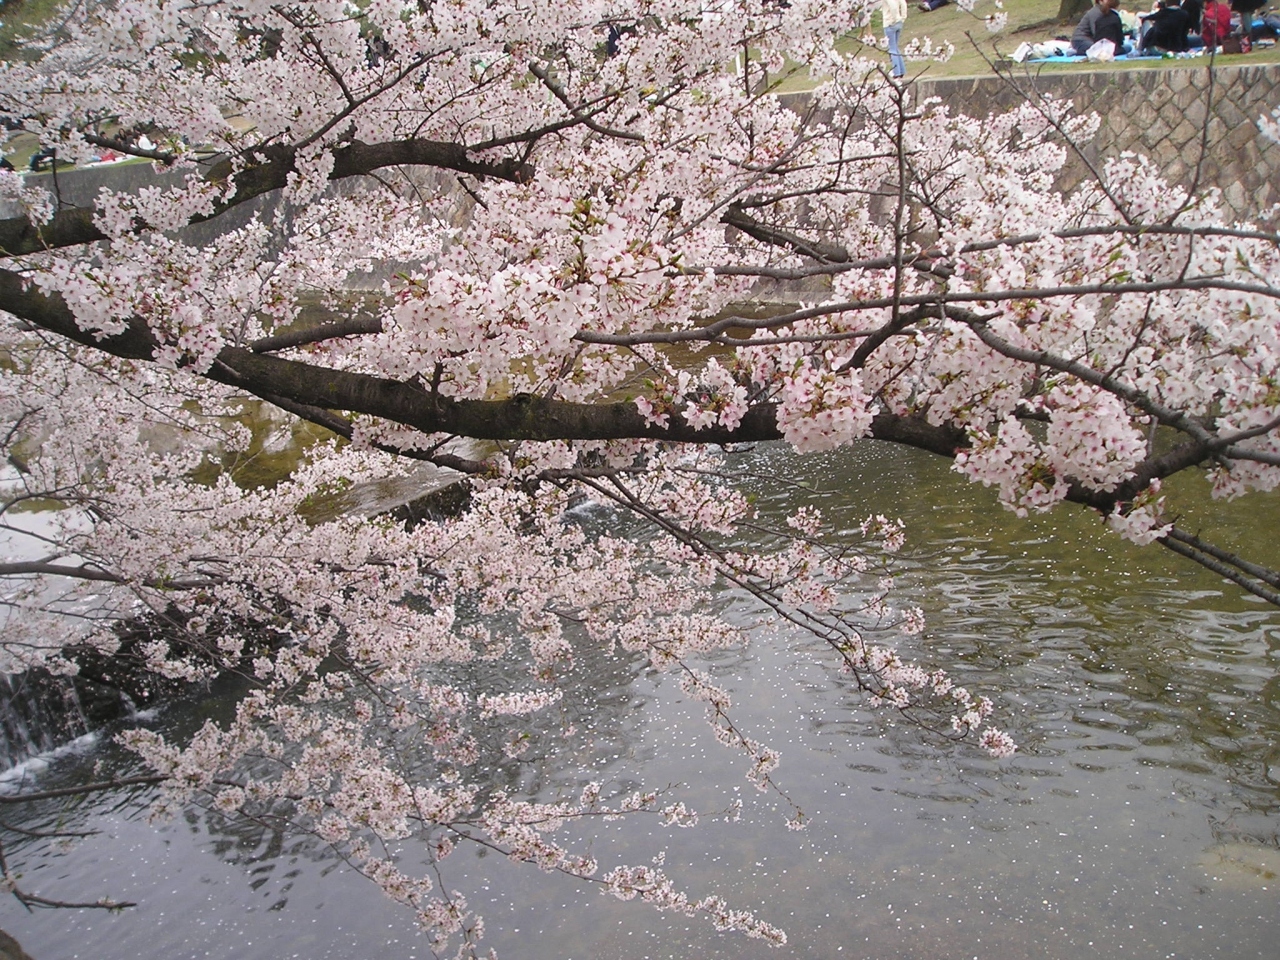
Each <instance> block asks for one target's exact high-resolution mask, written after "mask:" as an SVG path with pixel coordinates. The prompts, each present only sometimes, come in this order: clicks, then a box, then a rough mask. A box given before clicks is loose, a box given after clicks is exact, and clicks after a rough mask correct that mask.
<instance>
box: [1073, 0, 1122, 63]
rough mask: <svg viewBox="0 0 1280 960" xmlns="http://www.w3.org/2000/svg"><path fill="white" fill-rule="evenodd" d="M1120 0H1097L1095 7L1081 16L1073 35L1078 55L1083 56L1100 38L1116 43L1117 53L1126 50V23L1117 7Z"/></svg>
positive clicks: (1074, 47) (1074, 46)
mask: <svg viewBox="0 0 1280 960" xmlns="http://www.w3.org/2000/svg"><path fill="white" fill-rule="evenodd" d="M1118 6H1120V0H1097V2H1095V3H1094V5H1093V9H1092V10H1090V11H1089V12H1088V13H1086V14H1085V15H1084V16H1083V17H1081V18H1080V22H1079V23H1078V24H1077V25H1076V32H1075V33H1073V34H1072V35H1071V46H1072V48H1073V49H1074V50H1075V52H1076V56H1080V57H1083V56H1084V55H1085V54H1086V53H1088V52H1089V48H1090V47H1092V46H1093V45H1094V44H1095V43H1097V42H1098V41H1099V40H1110V41H1111V42H1112V43H1114V44H1115V45H1116V54H1117V55H1118V54H1120V53H1122V52H1123V50H1124V24H1123V23H1121V21H1120V14H1118V13H1116V8H1117V7H1118Z"/></svg>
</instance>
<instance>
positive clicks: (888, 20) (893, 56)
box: [880, 0, 907, 78]
mask: <svg viewBox="0 0 1280 960" xmlns="http://www.w3.org/2000/svg"><path fill="white" fill-rule="evenodd" d="M880 13H881V15H882V16H883V17H884V38H885V40H887V41H888V42H889V66H890V72H891V73H892V74H893V76H894V77H895V78H898V77H905V76H906V75H907V62H906V61H905V60H903V59H902V51H901V50H900V49H899V48H898V42H899V41H900V40H901V39H902V25H903V24H904V23H906V22H907V0H880Z"/></svg>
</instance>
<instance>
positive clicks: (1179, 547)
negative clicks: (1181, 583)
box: [1159, 527, 1280, 607]
mask: <svg viewBox="0 0 1280 960" xmlns="http://www.w3.org/2000/svg"><path fill="white" fill-rule="evenodd" d="M1159 542H1160V543H1161V544H1162V545H1164V546H1165V547H1168V548H1169V549H1170V550H1172V551H1173V552H1174V553H1176V554H1179V555H1180V556H1183V557H1186V558H1187V559H1188V560H1192V561H1194V562H1195V563H1198V564H1199V565H1200V566H1202V567H1204V568H1205V569H1206V570H1211V571H1213V572H1214V573H1216V574H1218V575H1219V576H1221V577H1225V578H1226V579H1228V580H1230V581H1231V582H1232V583H1234V584H1236V585H1237V586H1239V587H1241V588H1243V589H1244V590H1247V591H1248V592H1249V593H1252V594H1253V595H1254V596H1255V597H1261V598H1262V599H1263V600H1266V601H1267V602H1268V603H1271V604H1274V605H1276V606H1278V607H1280V589H1271V588H1273V587H1274V588H1280V571H1277V570H1271V569H1268V568H1267V567H1263V566H1259V565H1258V564H1256V563H1251V562H1250V561H1248V560H1245V559H1244V558H1243V557H1240V556H1238V555H1236V554H1234V553H1231V552H1230V551H1227V550H1223V549H1222V548H1221V547H1216V546H1214V545H1213V544H1211V543H1207V542H1206V541H1204V540H1201V539H1200V538H1199V537H1197V536H1194V535H1192V534H1189V533H1187V532H1186V531H1185V530H1179V529H1178V528H1177V527H1174V528H1173V529H1171V530H1170V531H1169V532H1168V533H1167V534H1166V535H1165V536H1164V537H1162V538H1161V539H1160V541H1159Z"/></svg>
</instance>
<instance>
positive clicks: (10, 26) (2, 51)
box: [0, 0, 67, 60]
mask: <svg viewBox="0 0 1280 960" xmlns="http://www.w3.org/2000/svg"><path fill="white" fill-rule="evenodd" d="M66 5H67V0H3V2H0V60H15V59H21V58H23V57H28V56H30V53H29V52H28V51H26V50H24V49H23V48H22V46H21V44H20V43H19V41H21V40H22V39H23V38H24V37H27V36H30V35H31V34H32V33H34V32H36V31H37V30H39V29H40V28H41V27H43V26H44V25H45V24H47V23H49V22H50V21H52V20H53V19H54V17H55V16H56V14H57V13H58V12H59V11H60V10H62V9H63V8H64V7H65V6H66Z"/></svg>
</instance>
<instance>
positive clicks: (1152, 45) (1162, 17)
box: [1139, 0, 1191, 53]
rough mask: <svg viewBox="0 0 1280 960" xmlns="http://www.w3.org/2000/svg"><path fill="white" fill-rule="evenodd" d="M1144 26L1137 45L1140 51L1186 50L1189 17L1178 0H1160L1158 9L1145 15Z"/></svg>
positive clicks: (1189, 23) (1171, 51)
mask: <svg viewBox="0 0 1280 960" xmlns="http://www.w3.org/2000/svg"><path fill="white" fill-rule="evenodd" d="M1144 27H1145V29H1144V30H1143V32H1142V42H1141V44H1140V45H1139V49H1140V50H1141V52H1143V53H1148V52H1153V51H1154V52H1157V53H1185V52H1186V50H1187V47H1188V41H1187V34H1188V33H1190V32H1191V17H1190V16H1189V15H1188V14H1187V11H1185V10H1183V9H1182V6H1181V4H1180V3H1179V0H1160V5H1159V9H1157V10H1156V11H1155V12H1154V13H1152V14H1149V15H1148V16H1147V18H1146V20H1145V22H1144Z"/></svg>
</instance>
